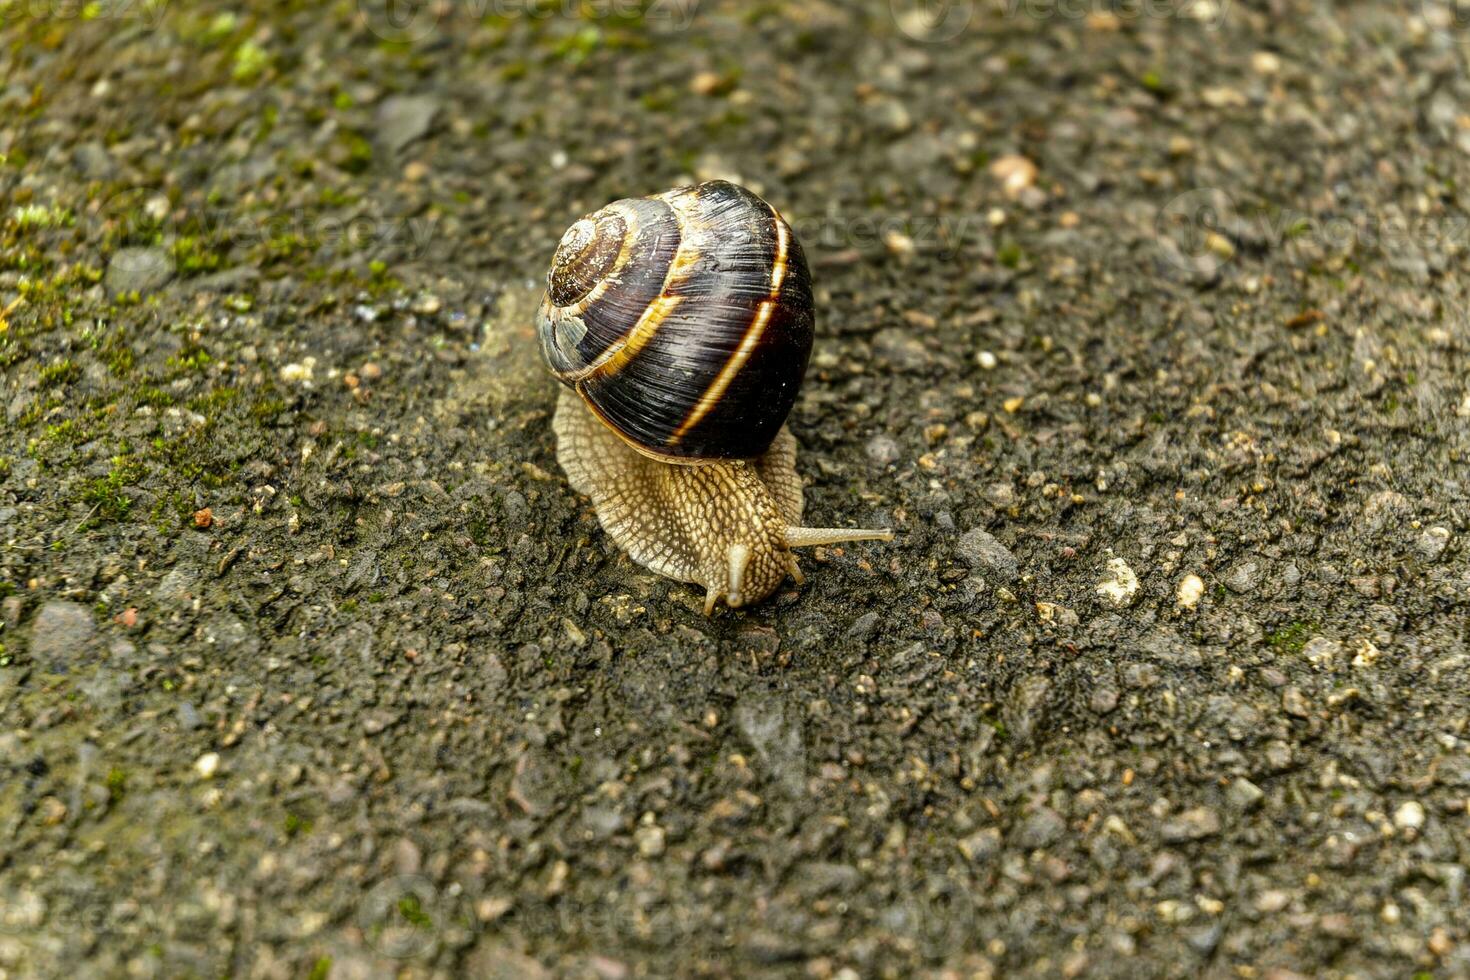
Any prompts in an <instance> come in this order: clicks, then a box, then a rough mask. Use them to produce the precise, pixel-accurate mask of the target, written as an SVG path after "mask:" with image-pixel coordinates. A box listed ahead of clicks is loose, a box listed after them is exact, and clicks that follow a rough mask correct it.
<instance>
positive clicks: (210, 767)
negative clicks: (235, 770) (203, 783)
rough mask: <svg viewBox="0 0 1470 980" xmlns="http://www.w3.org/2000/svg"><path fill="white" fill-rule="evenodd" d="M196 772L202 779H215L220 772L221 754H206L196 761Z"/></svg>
mask: <svg viewBox="0 0 1470 980" xmlns="http://www.w3.org/2000/svg"><path fill="white" fill-rule="evenodd" d="M194 771H195V772H196V773H198V774H199V778H200V779H213V778H214V774H215V773H217V772H219V753H218V752H206V753H204V754H203V755H201V756H200V757H199V758H198V759H196V760H195V761H194Z"/></svg>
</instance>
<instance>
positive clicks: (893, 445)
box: [864, 432, 903, 466]
mask: <svg viewBox="0 0 1470 980" xmlns="http://www.w3.org/2000/svg"><path fill="white" fill-rule="evenodd" d="M864 448H865V451H866V452H867V454H868V458H869V459H871V460H872V461H873V462H875V463H877V464H879V465H880V466H887V465H888V464H890V463H896V462H898V460H899V457H900V456H902V455H903V451H902V450H901V449H900V448H899V446H898V442H897V440H895V439H894V438H893V437H892V436H890V435H888V434H887V433H886V432H880V433H878V434H877V435H875V436H874V437H873V438H871V439H869V440H868V444H867V446H866V447H864Z"/></svg>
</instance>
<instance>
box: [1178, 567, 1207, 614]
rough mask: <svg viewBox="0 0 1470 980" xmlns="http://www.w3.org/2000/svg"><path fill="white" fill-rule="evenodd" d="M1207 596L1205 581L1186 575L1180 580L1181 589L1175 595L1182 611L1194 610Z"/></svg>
mask: <svg viewBox="0 0 1470 980" xmlns="http://www.w3.org/2000/svg"><path fill="white" fill-rule="evenodd" d="M1204 594H1205V580H1204V579H1202V578H1200V577H1199V576H1198V575H1186V576H1184V577H1183V578H1182V579H1180V580H1179V589H1178V591H1177V592H1176V593H1175V597H1176V601H1177V602H1178V603H1179V608H1181V609H1193V608H1194V607H1195V606H1197V605H1199V601H1200V599H1201V598H1203V597H1204Z"/></svg>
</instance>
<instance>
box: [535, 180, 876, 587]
mask: <svg viewBox="0 0 1470 980" xmlns="http://www.w3.org/2000/svg"><path fill="white" fill-rule="evenodd" d="M813 323H814V313H813V307H812V286H811V274H810V273H809V272H808V271H807V265H806V258H805V256H804V255H803V254H802V250H801V245H800V244H799V243H798V242H797V240H796V236H795V234H793V232H792V230H791V226H790V225H788V224H787V223H786V221H785V219H784V218H782V217H781V215H780V214H779V213H778V212H777V211H776V210H775V209H774V208H772V207H771V206H770V205H769V204H767V203H766V202H765V201H763V200H761V199H760V198H759V197H757V196H756V195H755V194H753V193H751V192H750V191H748V190H746V189H745V188H743V187H740V186H738V185H736V184H732V183H729V182H727V181H722V180H713V181H709V182H706V183H703V184H698V185H695V186H692V187H678V188H675V189H673V190H670V191H666V192H664V193H662V194H655V195H653V196H650V197H639V198H628V199H624V200H620V201H614V202H613V203H612V204H609V205H608V206H607V207H605V208H603V209H601V210H600V211H596V212H593V213H592V214H589V215H587V216H585V217H583V218H581V219H580V220H578V221H577V222H576V223H575V224H573V225H572V226H571V228H569V229H568V230H567V232H566V234H565V235H563V236H562V239H561V242H560V244H558V245H557V248H556V253H555V255H554V256H553V258H552V260H551V269H550V271H549V272H548V273H547V276H546V295H545V297H544V298H543V299H542V302H541V306H540V308H539V310H538V311H537V314H536V330H537V335H538V337H539V339H540V342H541V350H542V353H543V354H544V355H545V358H546V362H547V364H548V365H549V366H550V368H551V372H552V374H554V375H555V376H556V378H557V380H559V381H560V382H561V383H562V385H563V387H562V388H561V391H560V395H559V397H558V400H557V406H556V412H555V415H554V417H553V421H552V428H553V430H554V432H555V435H556V454H557V461H558V462H559V463H560V464H561V467H562V469H563V471H565V473H566V475H567V479H568V481H569V482H570V484H571V486H572V488H573V489H574V490H576V491H577V492H578V493H582V494H585V495H586V496H588V497H590V498H591V499H592V504H593V508H594V509H595V510H596V512H597V517H598V520H599V521H600V522H601V524H602V527H603V528H604V530H606V531H607V533H608V534H609V535H610V536H611V537H612V539H613V541H614V542H616V543H617V544H618V545H619V546H620V547H621V548H623V550H625V551H626V552H627V553H628V555H629V556H630V557H631V558H632V559H633V560H634V561H636V562H638V563H639V564H640V565H643V566H645V567H647V568H649V569H651V570H652V571H654V572H657V573H659V574H661V575H665V576H668V577H669V578H673V579H678V580H680V581H684V582H694V583H697V584H698V585H702V586H703V587H704V589H705V600H704V611H705V614H706V615H708V614H710V613H712V612H713V611H714V608H715V605H716V604H717V603H718V602H719V601H720V600H722V599H723V600H724V602H725V603H726V604H727V605H729V606H730V607H731V608H732V609H734V608H739V607H741V606H744V605H749V604H751V603H755V602H759V601H760V600H761V599H764V598H766V597H767V596H769V595H770V594H771V593H773V592H774V591H776V589H777V588H778V587H779V586H780V585H781V583H782V582H784V581H785V580H786V578H787V576H790V577H792V578H793V579H795V580H796V581H797V582H798V583H801V582H804V581H805V579H804V578H803V577H802V574H801V569H800V568H799V567H798V565H797V562H796V557H795V556H794V555H793V554H792V549H793V548H802V547H807V546H811V545H823V544H836V543H839V542H846V541H870V540H882V541H891V540H893V532H892V531H889V530H856V529H847V528H813V527H804V526H802V523H801V512H802V489H801V477H800V476H798V475H797V472H796V440H795V438H794V437H793V436H792V435H791V433H790V431H789V430H788V429H787V428H786V427H785V422H786V416H787V414H788V413H789V412H790V411H791V406H792V405H793V404H794V403H795V401H796V395H797V391H798V389H799V388H800V387H801V381H802V377H803V375H804V374H805V373H806V366H807V360H808V358H809V357H810V355H811V349H812V332H813Z"/></svg>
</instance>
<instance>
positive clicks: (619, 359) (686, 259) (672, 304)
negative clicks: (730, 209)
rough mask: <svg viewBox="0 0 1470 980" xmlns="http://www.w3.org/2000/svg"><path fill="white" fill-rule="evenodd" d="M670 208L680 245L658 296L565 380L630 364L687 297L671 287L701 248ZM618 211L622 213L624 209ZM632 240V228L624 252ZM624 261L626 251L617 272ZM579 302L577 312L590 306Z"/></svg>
mask: <svg viewBox="0 0 1470 980" xmlns="http://www.w3.org/2000/svg"><path fill="white" fill-rule="evenodd" d="M669 211H670V212H671V213H672V214H673V215H674V221H675V223H676V224H677V225H678V226H679V247H678V248H677V249H675V251H674V257H673V259H672V260H671V261H670V262H669V267H668V268H667V269H665V270H664V282H663V287H662V288H661V290H660V292H659V295H658V297H657V298H656V299H654V300H653V301H652V302H650V303H649V304H648V306H646V307H644V310H643V312H642V314H640V315H639V317H638V321H637V322H636V323H634V324H633V326H632V327H630V328H629V329H628V331H627V332H626V333H624V334H623V335H622V336H621V337H619V338H618V339H617V340H614V341H613V342H612V343H610V344H608V345H607V349H606V350H604V351H603V352H602V353H601V354H598V355H597V357H595V358H594V359H593V360H592V363H591V364H588V365H587V366H586V367H584V368H582V369H580V370H578V371H571V372H568V373H567V374H565V375H561V378H562V380H563V381H566V382H569V383H572V384H576V383H577V382H579V381H585V380H587V379H588V378H590V377H593V376H596V377H609V376H611V375H614V374H617V373H618V372H619V371H621V370H622V369H623V368H624V367H626V366H627V365H628V362H629V361H631V360H632V359H633V357H634V355H636V354H637V353H638V352H639V351H640V350H642V349H643V348H644V347H645V346H646V345H647V344H648V342H649V341H650V340H652V339H653V336H654V334H656V333H658V328H659V327H660V326H662V325H663V322H664V320H665V319H667V318H668V316H669V314H671V313H673V312H674V310H675V309H676V308H677V307H678V305H679V304H680V303H681V302H683V300H684V297H682V296H670V295H669V289H670V288H671V287H672V286H673V285H674V284H675V283H677V282H679V281H680V280H681V279H683V278H684V277H685V276H686V275H687V274H688V272H689V270H690V269H692V268H694V266H695V265H696V264H697V263H698V262H699V250H698V249H697V248H695V247H694V245H693V244H692V241H691V236H690V235H689V225H688V224H686V222H685V215H684V214H683V213H681V212H680V210H679V209H678V208H676V207H673V206H672V205H671V206H670V207H669ZM619 213H622V212H621V209H620V210H619ZM628 220H629V225H630V227H636V224H635V223H634V222H633V219H632V217H631V215H630V216H629V219H628ZM632 240H633V233H632V232H631V231H630V232H629V234H628V237H627V239H626V240H625V243H624V250H625V251H626V249H627V244H626V243H627V242H630V241H632ZM622 262H623V253H621V252H620V253H619V254H618V262H617V263H616V264H615V265H614V266H613V269H614V271H616V270H617V269H618V268H620V267H621V265H622ZM611 279H612V274H611V273H609V275H608V278H607V279H604V280H603V281H602V282H600V283H598V284H597V286H598V288H597V289H594V290H593V291H592V292H591V293H588V294H587V300H588V301H590V300H591V299H592V298H593V297H594V296H600V295H601V291H602V290H603V289H604V286H605V284H606V283H608V282H609V281H610V280H611ZM580 305H581V309H580V310H579V311H578V313H579V314H580V313H581V312H582V311H585V310H586V309H587V308H588V306H590V302H587V301H584V303H583V304H580ZM569 309H570V308H569Z"/></svg>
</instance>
